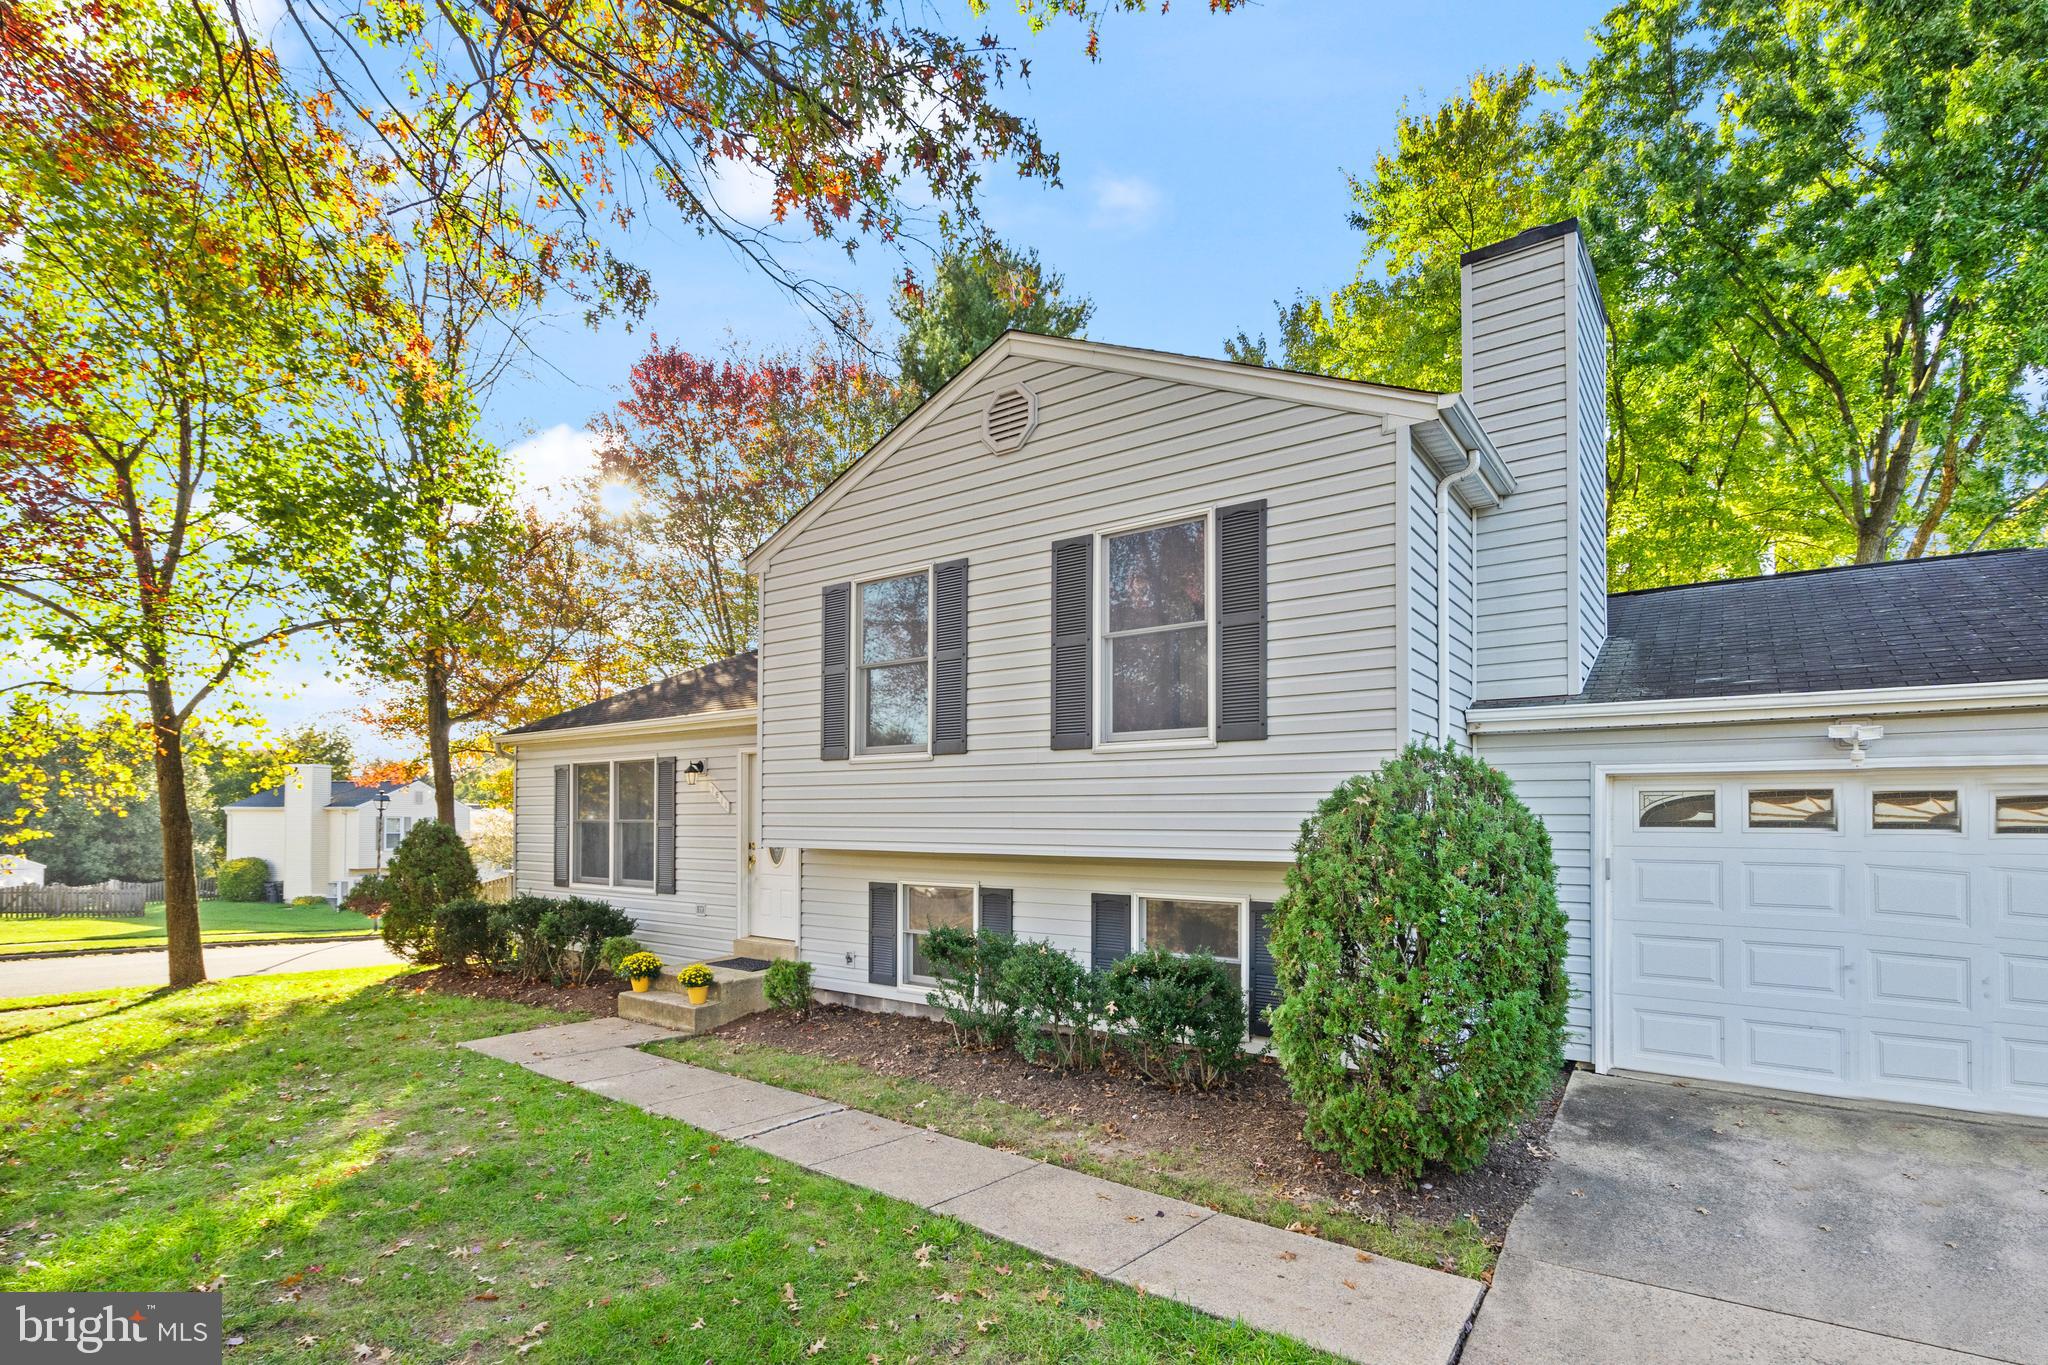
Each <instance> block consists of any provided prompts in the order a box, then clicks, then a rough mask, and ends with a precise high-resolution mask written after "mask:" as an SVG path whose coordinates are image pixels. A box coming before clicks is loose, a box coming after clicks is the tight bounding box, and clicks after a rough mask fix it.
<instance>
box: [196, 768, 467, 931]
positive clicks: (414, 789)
mask: <svg viewBox="0 0 2048 1365" xmlns="http://www.w3.org/2000/svg"><path fill="white" fill-rule="evenodd" d="M223 810H224V812H225V813H226V816H227V826H228V827H227V836H228V837H227V856H228V858H229V859H231V860H232V859H235V858H261V859H262V860H263V861H264V862H266V863H268V864H269V865H270V875H271V878H272V879H273V880H275V881H280V882H282V883H284V895H285V899H286V900H290V899H292V898H293V897H296V896H326V897H328V898H329V899H330V900H334V899H339V898H340V897H342V896H344V895H346V894H348V890H349V888H350V887H352V886H354V885H355V884H356V882H358V881H360V880H361V879H362V878H363V877H365V876H367V875H369V874H370V873H372V872H376V871H379V870H381V869H382V868H383V867H384V865H385V864H386V863H388V862H389V861H390V860H391V855H392V853H393V852H395V851H396V850H397V848H398V842H399V840H401V839H403V838H404V837H405V836H406V833H407V832H408V831H409V830H411V829H412V827H413V826H414V825H416V824H419V823H420V822H421V821H424V820H431V819H433V818H434V788H433V785H432V784H431V783H427V782H386V783H381V784H376V785H370V786H358V785H356V784H355V783H353V782H350V781H347V780H346V779H343V780H341V781H336V780H335V777H334V770H333V769H332V768H330V767H329V766H328V765H326V764H325V763H300V764H296V765H294V766H293V768H292V770H291V775H290V776H289V777H287V778H286V779H285V780H284V782H283V783H282V784H281V785H279V786H276V787H272V788H270V789H268V790H266V791H260V792H257V793H256V794H255V795H254V796H251V797H249V798H247V799H246V800H242V801H237V802H235V803H234V804H233V805H230V806H226V807H223ZM469 819H470V808H469V806H468V804H467V803H465V802H461V801H458V802H456V803H455V829H456V832H457V833H459V834H468V833H469Z"/></svg>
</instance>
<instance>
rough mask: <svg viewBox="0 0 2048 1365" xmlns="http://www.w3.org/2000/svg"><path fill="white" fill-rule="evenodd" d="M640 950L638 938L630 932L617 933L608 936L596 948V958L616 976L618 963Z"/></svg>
mask: <svg viewBox="0 0 2048 1365" xmlns="http://www.w3.org/2000/svg"><path fill="white" fill-rule="evenodd" d="M639 951H640V940H639V939H637V938H634V937H633V936H632V935H630V934H617V935H614V936H613V937H611V938H608V939H606V940H605V941H604V943H603V944H602V945H601V946H600V947H599V948H598V950H597V960H598V961H599V962H602V963H603V964H604V969H605V970H606V971H608V972H610V973H611V974H612V975H613V976H618V975H619V974H620V973H619V964H620V963H621V962H623V961H625V960H626V959H627V958H629V957H631V956H632V955H633V954H635V953H637V952H639Z"/></svg>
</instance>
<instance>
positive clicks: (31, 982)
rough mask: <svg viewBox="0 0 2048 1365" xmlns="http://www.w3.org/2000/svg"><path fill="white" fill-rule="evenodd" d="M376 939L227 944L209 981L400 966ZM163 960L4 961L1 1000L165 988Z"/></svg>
mask: <svg viewBox="0 0 2048 1365" xmlns="http://www.w3.org/2000/svg"><path fill="white" fill-rule="evenodd" d="M397 960H398V959H396V958H394V957H393V956H392V955H391V953H390V951H389V950H387V949H386V948H385V947H384V945H383V943H382V942H380V941H379V940H377V939H374V938H365V939H350V940H345V941H342V942H338V943H275V944H232V945H231V944H223V945H221V946H219V947H210V948H208V949H207V950H206V974H207V975H208V976H210V977H216V978H218V977H228V976H263V975H266V974H268V973H271V972H325V971H332V970H334V969H335V968H337V967H374V966H377V965H379V964H381V963H386V962H395V961H397ZM165 970H166V969H165V966H164V955H163V954H162V953H160V952H151V953H93V954H91V955H90V956H87V957H60V958H52V959H49V960H46V961H39V960H36V959H33V958H24V959H20V960H18V961H14V962H0V1000H15V999H19V998H21V997H23V996H30V995H58V994H62V993H63V992H66V991H83V990H91V989H93V988H95V987H100V986H161V985H163V984H164V977H165Z"/></svg>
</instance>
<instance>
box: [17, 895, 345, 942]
mask: <svg viewBox="0 0 2048 1365" xmlns="http://www.w3.org/2000/svg"><path fill="white" fill-rule="evenodd" d="M199 931H200V934H201V935H202V936H203V937H204V939H205V941H206V942H208V943H235V942H238V941H241V940H246V939H265V938H325V937H327V936H329V935H333V934H364V935H367V934H374V933H376V932H377V930H376V926H374V925H373V924H371V923H370V921H369V920H367V919H365V918H364V917H363V916H361V915H358V914H357V913H355V912H354V911H353V910H348V911H342V910H336V909H335V908H334V907H333V906H331V905H265V904H262V903H260V902H251V901H201V902H200V903H199ZM163 946H164V908H163V906H162V905H161V904H152V905H151V906H150V907H149V909H148V910H147V911H146V912H144V914H143V916H142V918H141V919H7V920H0V953H58V952H69V951H75V950H78V949H82V948H161V947H163Z"/></svg>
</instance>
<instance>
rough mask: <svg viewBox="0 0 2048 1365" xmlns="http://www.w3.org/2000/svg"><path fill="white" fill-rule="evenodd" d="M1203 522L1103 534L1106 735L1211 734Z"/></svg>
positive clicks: (1130, 737) (1165, 736)
mask: <svg viewBox="0 0 2048 1365" xmlns="http://www.w3.org/2000/svg"><path fill="white" fill-rule="evenodd" d="M1209 582H1210V572H1209V518H1208V516H1207V515H1203V516H1198V517H1191V518H1188V519H1186V520H1184V521H1174V522H1168V523H1166V524H1164V525H1159V526H1148V527H1144V528H1142V529H1139V530H1134V531H1120V532H1115V533H1112V534H1108V535H1105V536H1103V537H1102V598H1101V608H1100V615H1099V617H1098V619H1099V621H1100V622H1101V628H1102V635H1103V640H1102V644H1103V657H1104V659H1105V661H1106V664H1107V666H1106V667H1105V668H1104V669H1103V678H1104V684H1103V694H1104V695H1103V713H1104V717H1105V719H1104V724H1103V738H1105V739H1108V740H1111V741H1116V740H1148V739H1191V738H1207V737H1208V735H1209V733H1210V728H1209V646H1210V640H1211V637H1212V635H1213V631H1212V625H1213V621H1212V619H1211V612H1212V611H1213V605H1212V603H1211V602H1210V592H1209Z"/></svg>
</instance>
